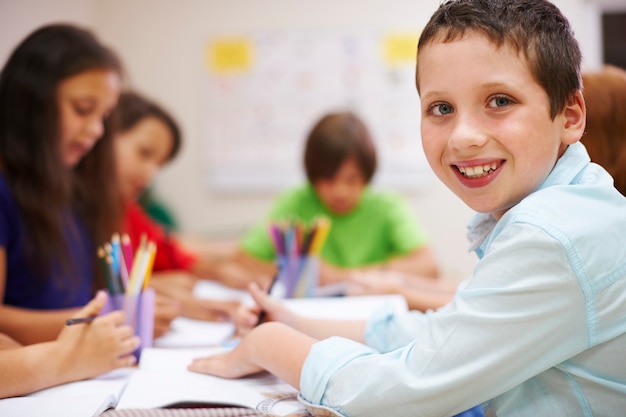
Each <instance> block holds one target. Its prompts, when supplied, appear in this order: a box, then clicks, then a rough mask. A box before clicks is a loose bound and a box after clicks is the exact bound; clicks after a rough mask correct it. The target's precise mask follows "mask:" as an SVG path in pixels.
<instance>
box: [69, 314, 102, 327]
mask: <svg viewBox="0 0 626 417" xmlns="http://www.w3.org/2000/svg"><path fill="white" fill-rule="evenodd" d="M96 317H98V316H87V317H77V318H73V319H67V321H66V322H65V324H66V325H67V326H71V325H72V324H80V323H91V322H92V321H93V320H94V319H95V318H96Z"/></svg>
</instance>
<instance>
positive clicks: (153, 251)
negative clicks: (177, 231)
mask: <svg viewBox="0 0 626 417" xmlns="http://www.w3.org/2000/svg"><path fill="white" fill-rule="evenodd" d="M156 250H157V247H156V243H154V242H153V241H150V242H149V243H148V256H149V257H148V263H147V265H146V270H145V271H144V276H143V289H144V290H145V289H146V288H148V282H149V281H150V277H151V276H152V266H153V265H154V258H155V257H156Z"/></svg>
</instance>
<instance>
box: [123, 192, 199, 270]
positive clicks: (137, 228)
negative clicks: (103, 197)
mask: <svg viewBox="0 0 626 417" xmlns="http://www.w3.org/2000/svg"><path fill="white" fill-rule="evenodd" d="M124 227H125V229H126V230H125V232H126V233H127V234H128V236H129V237H130V240H131V243H132V246H133V252H134V251H136V250H137V247H138V246H139V242H140V240H141V235H142V234H145V235H146V238H147V239H148V240H152V241H153V242H154V243H156V246H157V250H156V254H155V257H154V265H153V268H152V270H153V271H167V270H176V269H178V270H180V269H184V270H186V271H190V270H191V268H192V267H193V265H194V264H195V262H196V260H197V257H196V255H194V254H191V253H189V252H187V251H185V250H184V249H182V248H181V247H180V244H179V243H178V242H177V241H176V239H175V238H174V237H173V236H171V235H170V234H169V233H167V232H166V230H165V229H164V228H163V227H162V226H161V225H159V224H158V223H157V222H155V221H154V220H152V219H151V218H150V216H149V215H148V214H147V213H146V212H145V211H144V210H143V208H141V206H140V205H139V204H138V203H136V202H133V203H131V204H129V205H128V206H126V213H125V216H124Z"/></svg>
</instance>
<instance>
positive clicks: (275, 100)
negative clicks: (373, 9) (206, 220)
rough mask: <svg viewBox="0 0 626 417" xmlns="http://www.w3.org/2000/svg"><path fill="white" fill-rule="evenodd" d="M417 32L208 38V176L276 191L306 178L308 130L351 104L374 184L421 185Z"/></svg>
mask: <svg viewBox="0 0 626 417" xmlns="http://www.w3.org/2000/svg"><path fill="white" fill-rule="evenodd" d="M418 36H419V34H418V33H397V32H394V31H390V30H372V29H368V30H364V29H359V30H330V29H327V30H312V29H309V30H290V31H287V30H284V31H264V32H258V33H245V34H236V35H232V34H228V35H219V36H213V37H210V39H209V40H208V41H207V43H206V49H205V51H204V52H205V56H204V57H205V66H206V71H205V74H206V83H204V85H205V87H206V91H205V92H204V93H203V94H204V98H205V102H206V105H205V106H203V108H204V109H205V110H206V111H207V112H208V113H207V114H203V117H202V120H203V123H205V124H206V125H205V126H204V128H205V132H206V138H207V141H206V144H207V147H206V152H207V164H206V167H207V178H208V182H209V186H210V187H211V189H213V190H216V191H223V192H255V191H261V192H277V191H280V190H283V189H285V188H286V187H288V186H292V185H295V184H298V183H299V182H301V181H303V180H304V172H303V168H302V150H303V145H304V142H305V140H306V136H307V134H308V132H309V130H310V129H311V127H312V126H313V125H314V124H315V122H316V121H317V120H318V119H319V118H320V117H322V116H323V115H324V114H326V113H328V112H333V111H344V110H349V111H353V112H355V113H356V114H357V115H358V116H359V117H361V118H362V119H363V120H364V121H365V123H366V124H367V126H368V127H369V129H370V130H371V133H372V136H373V137H374V140H375V142H376V146H377V151H378V156H379V169H378V171H377V173H376V175H375V177H374V184H375V185H377V186H380V187H384V188H392V189H398V190H402V191H412V190H414V191H418V190H419V189H420V188H421V187H423V186H424V184H425V183H426V182H427V181H430V179H431V176H430V174H429V173H430V170H429V169H428V166H427V162H426V159H425V157H424V154H423V151H422V148H421V143H420V137H419V117H420V107H419V99H418V96H417V92H416V89H415V81H414V78H415V56H416V49H417V40H418Z"/></svg>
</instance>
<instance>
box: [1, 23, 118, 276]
mask: <svg viewBox="0 0 626 417" xmlns="http://www.w3.org/2000/svg"><path fill="white" fill-rule="evenodd" d="M94 69H105V70H112V71H115V72H116V73H118V74H119V75H120V77H121V76H122V73H123V71H122V66H121V63H120V61H119V59H118V57H117V56H116V54H115V53H114V52H113V51H111V50H110V49H108V48H106V47H105V46H103V45H102V44H101V43H100V42H99V41H98V39H97V38H96V37H95V36H94V35H93V34H92V33H91V32H90V31H89V30H86V29H83V28H79V27H76V26H73V25H69V24H51V25H47V26H43V27H41V28H39V29H37V30H35V31H34V32H32V33H31V34H30V35H29V36H27V37H26V39H24V40H23V41H22V42H21V43H20V44H19V45H18V46H17V47H16V49H15V50H14V51H13V52H12V54H11V55H10V57H9V59H8V61H7V63H6V65H5V66H4V68H3V69H2V72H1V73H0V170H2V172H3V173H4V175H5V177H6V180H7V182H8V184H9V187H10V188H11V191H12V193H13V195H14V197H15V199H16V201H17V205H18V207H19V209H20V215H21V216H22V221H23V224H24V227H25V228H26V233H27V240H28V244H27V245H26V247H25V250H26V251H27V256H29V257H30V258H32V261H33V268H34V270H35V271H38V273H39V275H43V272H45V271H47V270H49V267H50V266H51V263H52V262H53V261H54V260H55V259H60V263H61V265H65V266H68V265H69V253H68V249H67V242H66V241H65V238H64V232H63V229H62V227H63V226H62V225H63V224H64V223H63V217H64V216H66V215H67V212H66V211H65V210H67V208H68V206H69V205H70V204H71V205H72V206H73V208H74V210H76V212H77V213H78V214H79V216H81V218H82V221H84V223H85V226H86V228H87V230H88V232H89V233H90V236H91V238H92V239H93V241H94V242H93V243H94V244H99V243H102V242H103V241H104V240H108V239H109V238H110V236H111V233H113V231H114V230H116V229H117V230H119V229H118V227H119V225H120V224H121V221H120V219H121V210H122V207H123V206H122V204H121V198H120V197H119V195H118V191H117V188H116V186H115V185H116V181H115V167H114V159H113V149H112V141H111V137H110V128H109V123H110V121H109V120H105V121H104V128H105V129H104V131H105V133H104V135H103V137H102V138H101V139H100V140H99V141H98V142H97V143H96V145H95V146H94V148H93V149H92V150H91V151H90V152H89V153H88V154H87V155H86V156H85V157H84V158H83V160H82V161H81V162H80V163H79V164H78V165H77V166H76V168H75V169H74V170H68V169H67V167H65V166H64V164H63V163H62V160H61V155H60V141H61V139H60V135H61V126H60V122H59V119H60V109H59V107H58V101H57V90H58V86H59V84H60V83H61V82H62V81H64V80H66V79H67V78H69V77H72V76H75V75H78V74H80V73H82V72H85V71H88V70H94ZM70 232H71V231H70ZM94 259H95V255H94Z"/></svg>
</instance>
